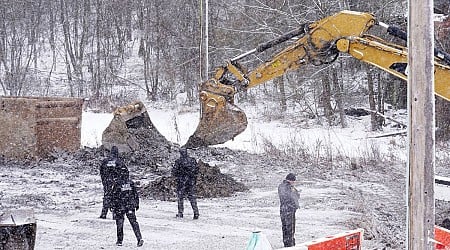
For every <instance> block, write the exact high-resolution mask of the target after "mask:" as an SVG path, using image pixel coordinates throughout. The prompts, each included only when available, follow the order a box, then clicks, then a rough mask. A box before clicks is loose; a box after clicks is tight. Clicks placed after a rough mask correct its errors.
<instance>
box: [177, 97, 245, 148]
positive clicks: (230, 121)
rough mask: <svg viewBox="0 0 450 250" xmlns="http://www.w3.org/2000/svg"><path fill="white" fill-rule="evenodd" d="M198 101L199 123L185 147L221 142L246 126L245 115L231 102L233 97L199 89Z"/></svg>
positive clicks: (227, 139)
mask: <svg viewBox="0 0 450 250" xmlns="http://www.w3.org/2000/svg"><path fill="white" fill-rule="evenodd" d="M200 103H201V104H200V107H201V114H200V123H199V124H198V126H197V129H196V130H195V132H194V134H193V135H191V136H190V137H189V140H188V141H187V143H186V144H185V147H187V148H198V147H206V146H209V145H216V144H221V143H224V142H226V141H229V140H231V139H233V138H234V137H236V136H237V135H238V134H240V133H242V132H243V131H244V130H245V128H246V127H247V117H246V116H245V113H244V112H243V111H242V110H241V109H240V108H239V107H237V106H236V105H234V104H233V99H228V98H226V96H224V95H220V94H215V93H212V92H209V91H201V92H200Z"/></svg>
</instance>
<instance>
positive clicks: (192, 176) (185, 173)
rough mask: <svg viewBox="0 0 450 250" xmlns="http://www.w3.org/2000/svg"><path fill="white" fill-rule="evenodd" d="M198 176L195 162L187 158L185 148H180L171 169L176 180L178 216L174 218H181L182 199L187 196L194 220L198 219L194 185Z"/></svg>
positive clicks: (191, 158) (182, 209)
mask: <svg viewBox="0 0 450 250" xmlns="http://www.w3.org/2000/svg"><path fill="white" fill-rule="evenodd" d="M197 175H198V164H197V161H196V160H195V159H194V158H193V157H190V156H188V153H187V149H186V148H180V158H178V159H177V160H176V161H175V164H174V166H173V168H172V176H174V177H176V179H177V197H178V214H177V216H176V217H178V218H183V211H184V204H183V201H184V197H185V196H187V198H188V199H189V202H190V203H191V206H192V210H193V212H194V220H196V219H198V216H199V212H198V207H197V197H196V188H195V186H196V183H197Z"/></svg>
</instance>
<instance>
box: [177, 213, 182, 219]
mask: <svg viewBox="0 0 450 250" xmlns="http://www.w3.org/2000/svg"><path fill="white" fill-rule="evenodd" d="M175 217H177V218H178V219H182V218H183V214H182V213H177V215H176V216H175Z"/></svg>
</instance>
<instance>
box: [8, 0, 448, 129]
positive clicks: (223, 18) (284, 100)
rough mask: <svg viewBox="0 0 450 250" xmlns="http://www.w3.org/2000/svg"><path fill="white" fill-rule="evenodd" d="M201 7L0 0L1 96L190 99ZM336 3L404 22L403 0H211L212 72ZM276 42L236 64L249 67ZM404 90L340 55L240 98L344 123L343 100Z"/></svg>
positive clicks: (171, 0) (382, 97)
mask: <svg viewBox="0 0 450 250" xmlns="http://www.w3.org/2000/svg"><path fill="white" fill-rule="evenodd" d="M201 8H202V7H201V1H198V0H188V1H176V0H164V1H163V0H36V1H35V0H8V1H7V0H0V86H1V91H0V94H2V95H66V96H77V97H85V98H89V102H88V105H89V106H90V107H94V108H108V107H111V106H115V105H120V104H122V103H121V102H127V101H130V99H141V98H146V99H148V100H153V101H154V100H167V101H173V100H174V98H175V96H176V94H178V93H180V92H186V93H187V96H188V100H189V103H190V104H192V105H194V104H196V102H197V92H196V91H197V89H196V86H197V83H198V82H199V81H200V80H201V79H200V65H199V64H200V63H201V60H200V44H201V43H202V41H201V25H202V24H201V14H202V9H201ZM343 9H349V10H355V11H363V12H372V13H374V14H375V15H376V16H377V18H378V19H380V20H382V21H383V22H386V23H390V24H395V25H398V26H400V27H403V28H404V29H406V9H407V8H406V1H391V0H377V1H374V0H368V1H356V0H325V1H324V0H302V1H297V0H288V1H286V0H230V1H227V2H226V3H224V2H223V1H215V0H209V48H208V49H209V52H210V53H209V58H210V60H209V61H210V64H209V69H208V71H209V75H211V74H213V71H214V69H215V67H217V66H219V65H221V64H223V62H224V61H225V60H227V59H229V58H232V57H234V56H236V55H238V54H241V53H243V52H245V51H248V50H250V49H253V48H255V47H256V46H257V45H258V44H259V43H262V42H264V41H267V40H269V39H272V38H274V37H277V36H279V35H281V34H283V33H285V32H288V31H290V30H292V29H294V28H296V27H298V26H299V25H300V24H303V23H308V22H313V21H316V20H318V19H320V18H323V17H326V16H329V15H331V14H334V13H336V12H338V11H340V10H343ZM435 11H436V12H437V13H442V14H448V12H449V3H448V1H444V0H442V1H435ZM448 23H450V21H449V22H448ZM449 26H450V25H448V26H445V25H443V26H439V31H437V32H438V33H439V34H441V35H440V36H439V38H438V40H437V42H436V46H438V47H440V48H442V49H444V50H446V51H449V50H450V45H449V44H450V38H449V36H446V35H442V34H448V27H449ZM374 32H375V35H379V36H383V37H385V38H386V39H388V40H390V39H392V40H394V39H395V38H390V37H388V36H385V35H384V34H382V31H381V30H374ZM395 42H396V43H399V42H400V43H401V42H402V41H398V40H396V41H395ZM277 49H279V47H278V48H274V49H271V50H269V51H268V52H265V53H261V54H259V55H254V56H251V57H249V58H246V61H245V62H243V63H244V64H245V65H246V66H247V67H248V68H252V67H253V66H255V65H257V64H259V63H261V62H263V61H265V60H267V59H268V58H269V57H270V56H271V55H273V53H275V51H276V50H277ZM405 89H406V85H405V83H404V82H403V81H401V80H399V79H397V78H395V77H392V76H390V75H388V74H386V73H385V72H382V71H380V70H378V69H374V68H372V67H370V66H369V67H366V66H364V67H363V66H362V64H361V62H359V61H358V60H355V59H353V58H350V57H348V56H345V55H343V56H341V57H340V59H339V60H338V61H337V62H335V63H333V64H330V65H326V66H323V67H314V66H307V67H305V68H303V69H300V70H298V71H295V72H290V73H288V74H286V75H285V76H283V77H280V78H279V79H276V80H274V83H273V84H265V85H262V86H259V87H257V88H255V89H252V90H250V91H248V92H247V93H242V94H241V95H239V96H238V99H239V101H255V100H257V99H260V98H262V99H265V100H271V101H274V102H276V103H278V104H279V105H275V106H274V109H275V110H276V111H280V112H277V114H281V116H282V115H283V114H284V113H286V112H289V108H290V107H294V106H296V107H301V110H303V112H302V113H303V114H304V115H308V116H313V117H319V118H320V117H324V118H325V119H324V121H326V122H327V123H328V124H330V125H336V124H341V125H342V126H345V119H344V117H345V116H343V112H344V111H343V110H344V109H345V108H346V107H350V106H360V105H361V106H366V107H367V106H369V103H370V108H372V109H376V110H377V111H378V112H381V113H383V112H384V107H385V103H389V104H392V105H393V106H394V107H395V108H405V104H406V101H405V100H406V94H405V93H406V92H405ZM369 96H370V98H371V99H370V102H369V99H368V98H369ZM449 106H450V104H449V103H448V102H446V101H438V105H437V110H438V112H439V114H438V116H439V117H438V124H439V125H440V127H447V128H448V127H450V125H449V124H450V122H449V121H448V119H449V118H448V117H450V116H448V115H447V114H448V113H449ZM374 119H375V118H374ZM319 121H321V119H319ZM377 124H378V125H379V124H380V123H379V122H374V125H373V129H378V128H377V126H378V125H377Z"/></svg>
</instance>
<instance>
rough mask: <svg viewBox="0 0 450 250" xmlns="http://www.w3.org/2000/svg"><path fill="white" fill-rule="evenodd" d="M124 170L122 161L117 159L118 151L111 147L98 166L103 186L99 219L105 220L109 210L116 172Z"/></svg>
mask: <svg viewBox="0 0 450 250" xmlns="http://www.w3.org/2000/svg"><path fill="white" fill-rule="evenodd" d="M120 168H126V166H125V165H124V164H123V161H122V160H121V159H120V158H119V150H118V148H117V147H116V146H112V147H111V150H110V151H109V155H108V157H106V158H105V159H104V160H103V161H102V163H101V165H100V178H101V179H102V184H103V208H102V212H101V214H100V218H101V219H106V215H107V213H108V209H109V208H111V191H112V186H113V183H114V180H115V179H116V178H117V170H118V169H120Z"/></svg>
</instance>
